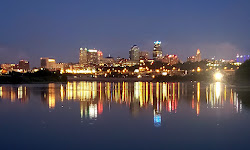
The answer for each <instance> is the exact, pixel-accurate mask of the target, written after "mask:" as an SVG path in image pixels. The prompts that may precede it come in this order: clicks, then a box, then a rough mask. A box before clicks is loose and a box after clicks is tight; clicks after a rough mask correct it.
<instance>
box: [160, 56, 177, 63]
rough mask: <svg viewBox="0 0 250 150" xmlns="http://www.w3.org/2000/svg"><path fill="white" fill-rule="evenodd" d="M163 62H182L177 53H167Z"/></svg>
mask: <svg viewBox="0 0 250 150" xmlns="http://www.w3.org/2000/svg"><path fill="white" fill-rule="evenodd" d="M162 62H163V63H168V64H170V65H174V64H177V63H179V62H180V60H179V58H178V57H177V55H166V56H164V57H163V59H162Z"/></svg>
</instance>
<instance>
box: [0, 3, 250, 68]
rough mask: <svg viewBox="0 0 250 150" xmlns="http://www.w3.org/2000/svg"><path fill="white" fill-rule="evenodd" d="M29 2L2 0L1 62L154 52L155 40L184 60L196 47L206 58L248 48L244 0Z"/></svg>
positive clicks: (72, 59) (231, 54)
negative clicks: (91, 52)
mask: <svg viewBox="0 0 250 150" xmlns="http://www.w3.org/2000/svg"><path fill="white" fill-rule="evenodd" d="M27 2H28V3H22V2H19V1H11V2H9V1H4V2H1V5H0V12H1V13H0V17H1V22H3V23H2V24H1V25H0V31H1V37H0V52H1V56H0V60H1V62H0V63H13V62H18V60H20V59H25V60H29V61H30V63H31V64H34V66H38V65H39V61H37V60H39V58H40V57H53V58H55V59H56V60H58V61H60V62H77V61H78V53H79V52H78V49H79V47H93V48H96V49H100V50H102V51H103V53H104V56H107V55H108V54H112V56H114V57H117V56H120V57H123V56H126V57H128V53H127V51H128V50H129V49H130V47H131V46H132V45H135V44H136V45H138V46H139V47H140V49H141V50H143V51H151V49H152V42H154V41H156V40H161V41H162V45H161V46H162V50H163V53H164V54H173V53H174V54H176V55H178V56H179V57H180V59H181V60H185V59H186V56H191V55H193V53H194V51H195V50H196V49H198V48H199V49H200V50H201V51H202V54H203V58H211V57H213V56H216V57H217V58H222V59H232V58H234V57H235V55H236V54H248V53H249V51H250V48H249V47H250V45H249V39H250V38H249V32H250V30H249V28H248V26H249V24H250V18H249V15H248V14H249V13H250V11H249V10H250V9H249V6H250V5H249V3H250V2H249V1H246V0H241V1H227V0H221V1H219V2H218V1H209V2H205V3H203V2H200V1H190V2H187V1H179V2H172V1H154V3H155V4H156V3H157V5H158V7H157V8H154V9H152V4H154V3H153V2H152V1H144V2H143V3H141V1H136V2H135V1H133V3H132V2H130V1H126V2H119V3H118V2H116V1H112V0H111V1H105V2H102V1H97V2H98V3H96V2H92V1H82V2H74V3H71V2H66V1H63V2H62V1H60V5H57V4H58V3H57V2H56V1H53V2H50V1H43V2H39V3H38V4H37V3H35V2H33V1H27ZM132 4H133V5H132ZM45 8H46V9H45ZM109 9H110V10H112V11H106V10H109ZM82 10H84V11H82ZM155 20H156V21H155ZM131 22H133V23H131ZM131 35H133V36H131ZM10 61H11V62H10ZM32 66H33V65H32Z"/></svg>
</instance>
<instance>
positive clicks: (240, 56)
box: [236, 54, 250, 63]
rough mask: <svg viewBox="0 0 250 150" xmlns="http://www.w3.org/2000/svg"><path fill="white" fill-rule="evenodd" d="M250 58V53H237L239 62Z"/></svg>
mask: <svg viewBox="0 0 250 150" xmlns="http://www.w3.org/2000/svg"><path fill="white" fill-rule="evenodd" d="M248 59H250V55H239V54H237V55H236V62H237V63H244V62H245V61H246V60H248Z"/></svg>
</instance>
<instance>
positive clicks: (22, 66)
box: [19, 60, 30, 70]
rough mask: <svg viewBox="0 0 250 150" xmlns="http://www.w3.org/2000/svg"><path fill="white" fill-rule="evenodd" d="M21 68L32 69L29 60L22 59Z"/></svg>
mask: <svg viewBox="0 0 250 150" xmlns="http://www.w3.org/2000/svg"><path fill="white" fill-rule="evenodd" d="M19 69H23V70H29V69H30V64H29V62H28V61H27V60H20V61H19Z"/></svg>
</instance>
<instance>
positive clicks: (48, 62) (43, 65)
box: [40, 57, 56, 69]
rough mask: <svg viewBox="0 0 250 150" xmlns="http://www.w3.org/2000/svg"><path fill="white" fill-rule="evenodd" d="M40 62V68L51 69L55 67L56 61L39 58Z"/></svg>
mask: <svg viewBox="0 0 250 150" xmlns="http://www.w3.org/2000/svg"><path fill="white" fill-rule="evenodd" d="M40 61H41V68H46V69H53V68H55V66H56V60H55V59H52V58H45V57H42V58H40Z"/></svg>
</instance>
